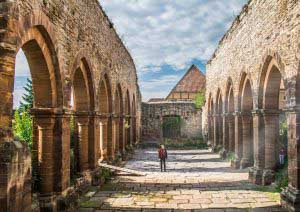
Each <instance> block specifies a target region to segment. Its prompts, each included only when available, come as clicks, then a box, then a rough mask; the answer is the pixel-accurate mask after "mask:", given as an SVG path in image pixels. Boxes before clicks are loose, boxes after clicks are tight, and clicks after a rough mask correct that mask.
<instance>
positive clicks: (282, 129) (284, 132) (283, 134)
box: [279, 117, 288, 149]
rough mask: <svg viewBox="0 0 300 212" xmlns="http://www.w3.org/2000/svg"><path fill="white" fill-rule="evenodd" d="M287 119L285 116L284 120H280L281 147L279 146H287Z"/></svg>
mask: <svg viewBox="0 0 300 212" xmlns="http://www.w3.org/2000/svg"><path fill="white" fill-rule="evenodd" d="M287 140H288V139H287V121H286V118H285V117H284V119H283V120H281V122H280V126H279V141H280V147H279V148H285V149H286V148H287Z"/></svg>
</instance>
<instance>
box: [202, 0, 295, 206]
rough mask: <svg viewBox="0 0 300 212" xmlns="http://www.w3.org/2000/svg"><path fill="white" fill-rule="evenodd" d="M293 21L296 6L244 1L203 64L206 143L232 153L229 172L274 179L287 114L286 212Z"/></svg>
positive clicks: (280, 0) (260, 180)
mask: <svg viewBox="0 0 300 212" xmlns="http://www.w3.org/2000/svg"><path fill="white" fill-rule="evenodd" d="M299 17H300V1H297V0H250V1H249V2H248V4H247V5H246V6H245V7H244V8H243V10H242V12H241V14H240V15H239V16H238V17H237V18H236V20H235V21H234V22H233V24H232V26H231V28H230V29H229V30H228V32H227V33H226V34H225V35H224V37H223V39H222V40H221V41H220V43H219V46H218V48H217V49H216V51H215V53H214V55H213V56H212V58H211V59H210V60H209V61H208V63H207V65H206V68H207V70H206V77H207V78H206V79H207V84H206V86H207V88H206V99H207V102H206V110H205V111H206V115H205V116H206V117H207V118H206V120H207V122H206V124H205V125H206V126H207V130H208V132H207V133H208V139H209V141H210V143H212V144H213V146H214V147H217V146H220V145H221V146H223V147H224V148H225V150H227V151H232V152H234V153H235V160H234V161H233V162H232V166H233V167H235V168H245V167H252V168H251V169H250V172H249V179H250V181H252V182H253V183H256V184H264V185H268V184H270V183H272V182H273V181H274V176H275V174H274V173H275V169H276V166H277V165H278V151H279V149H281V148H282V144H281V143H279V142H280V140H279V132H280V131H279V126H280V125H279V122H280V121H282V118H280V117H281V116H282V114H285V116H286V117H287V126H288V136H287V140H288V149H287V156H288V162H289V164H288V178H289V187H288V188H286V189H285V190H284V191H283V192H282V194H281V197H282V203H283V205H285V206H286V207H288V208H289V209H290V210H292V211H297V210H299V208H300V201H299V199H300V195H299V194H300V183H299V182H300V181H299V163H298V161H299V158H300V154H299V137H300V136H299V135H300V129H299V127H298V126H299V120H300V112H299V108H300V95H299V94H300V91H299V90H300V87H299V85H300V81H299V79H300V77H299V76H300V75H299V73H300V40H299V38H300V18H299ZM282 91H283V92H282ZM283 93H284V94H285V95H283ZM280 94H281V95H280ZM282 101H284V104H282ZM282 106H283V110H282ZM280 114H281V115H280Z"/></svg>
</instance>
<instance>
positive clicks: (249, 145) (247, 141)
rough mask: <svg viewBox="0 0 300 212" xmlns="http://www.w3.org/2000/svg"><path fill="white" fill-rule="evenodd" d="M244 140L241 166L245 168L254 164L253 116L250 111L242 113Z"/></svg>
mask: <svg viewBox="0 0 300 212" xmlns="http://www.w3.org/2000/svg"><path fill="white" fill-rule="evenodd" d="M242 141H243V156H242V160H241V168H242V169H243V168H247V167H251V166H252V165H253V138H252V116H251V114H250V113H249V114H248V113H243V114H242Z"/></svg>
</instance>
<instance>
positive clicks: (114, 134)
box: [112, 116, 120, 159]
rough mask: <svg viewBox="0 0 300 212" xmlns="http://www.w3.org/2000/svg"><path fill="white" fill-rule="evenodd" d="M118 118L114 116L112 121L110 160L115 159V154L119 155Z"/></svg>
mask: <svg viewBox="0 0 300 212" xmlns="http://www.w3.org/2000/svg"><path fill="white" fill-rule="evenodd" d="M119 121H120V118H119V117H118V116H114V117H113V120H112V144H113V145H112V158H113V159H115V154H116V153H117V154H118V153H119V135H120V133H119V125H120V123H119Z"/></svg>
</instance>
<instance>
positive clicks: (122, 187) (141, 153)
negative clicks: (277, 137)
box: [80, 149, 284, 211]
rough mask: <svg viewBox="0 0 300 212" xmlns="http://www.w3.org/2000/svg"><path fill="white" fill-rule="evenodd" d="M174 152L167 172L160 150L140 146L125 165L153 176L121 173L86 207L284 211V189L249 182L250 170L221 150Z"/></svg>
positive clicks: (92, 198)
mask: <svg viewBox="0 0 300 212" xmlns="http://www.w3.org/2000/svg"><path fill="white" fill-rule="evenodd" d="M168 156H169V157H168V162H167V168H168V170H167V172H165V173H161V172H160V170H159V162H158V160H157V152H156V150H155V149H144V150H136V153H135V155H134V158H133V159H131V160H130V161H128V162H127V164H126V166H125V167H126V168H130V169H135V170H139V171H144V172H146V173H147V174H148V175H147V176H145V177H136V176H128V175H125V173H124V174H122V173H121V174H120V175H119V176H117V177H115V178H114V179H113V180H112V181H111V182H110V183H109V184H107V185H105V186H104V187H103V189H102V190H101V191H98V192H96V193H94V194H93V195H92V197H91V198H90V199H89V201H87V202H85V204H83V205H82V207H81V208H80V211H94V210H96V211H183V210H184V209H185V210H184V211H189V210H193V211H284V210H283V209H281V208H280V207H279V194H278V193H270V192H264V191H262V189H261V187H258V186H255V185H252V184H250V183H248V181H247V178H248V173H247V170H233V169H231V168H230V164H229V162H224V161H222V160H220V159H219V157H218V155H217V154H212V153H210V151H208V150H174V151H169V152H168Z"/></svg>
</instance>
